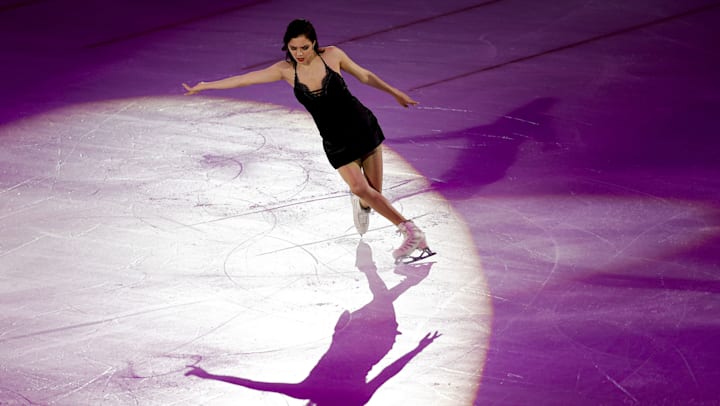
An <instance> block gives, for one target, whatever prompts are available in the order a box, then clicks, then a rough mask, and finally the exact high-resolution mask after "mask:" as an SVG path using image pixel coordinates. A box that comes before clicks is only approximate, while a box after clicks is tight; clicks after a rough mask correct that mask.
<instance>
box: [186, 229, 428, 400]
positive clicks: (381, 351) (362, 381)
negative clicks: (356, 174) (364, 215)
mask: <svg viewBox="0 0 720 406" xmlns="http://www.w3.org/2000/svg"><path fill="white" fill-rule="evenodd" d="M356 266H357V268H358V269H359V270H360V272H362V273H363V274H365V276H366V277H367V281H368V285H369V287H370V291H371V292H372V295H373V298H372V300H371V301H370V303H368V304H366V305H365V306H363V307H362V308H360V309H358V310H356V311H354V312H352V313H351V312H348V311H345V312H343V313H342V314H341V315H340V317H339V318H338V321H337V323H336V325H335V333H334V334H333V337H332V343H331V344H330V347H329V348H328V350H327V352H325V354H324V355H323V356H322V357H321V358H320V360H319V361H318V363H317V364H316V365H315V367H314V368H313V369H312V370H311V371H310V373H309V374H308V376H307V378H305V379H304V380H303V381H302V382H300V383H280V382H260V381H254V380H251V379H248V378H241V377H236V376H227V375H215V374H212V373H209V372H207V371H205V370H204V369H202V368H200V367H197V366H190V371H188V372H187V373H186V375H194V376H197V377H199V378H202V379H212V380H217V381H223V382H227V383H231V384H234V385H240V386H244V387H246V388H250V389H255V390H261V391H267V392H276V393H282V394H285V395H287V396H290V397H293V398H296V399H307V400H308V403H307V404H308V405H317V406H361V405H364V404H366V403H367V402H368V401H369V400H370V398H371V397H372V396H373V394H374V393H375V392H376V391H377V390H378V388H380V387H381V386H382V385H383V384H384V383H385V382H387V381H388V380H389V379H390V378H392V377H393V376H395V375H396V374H397V373H398V372H400V371H401V370H402V369H403V368H404V367H405V365H406V364H407V363H408V362H409V361H410V360H411V359H412V358H413V357H415V356H416V355H417V354H419V353H420V352H421V351H422V350H423V349H424V348H425V347H427V346H428V345H429V344H430V343H432V342H433V340H435V339H436V338H438V337H439V336H440V334H438V333H437V332H435V333H428V334H427V335H426V336H425V337H423V338H422V339H421V340H420V341H419V343H418V345H417V346H416V347H415V348H414V349H412V350H411V351H410V352H408V353H407V354H405V355H403V356H402V357H400V358H399V359H397V360H395V361H394V362H393V363H391V364H390V365H388V366H387V367H385V368H384V369H383V370H382V371H381V372H380V373H378V374H377V376H375V377H373V378H372V379H369V380H368V378H369V377H368V373H369V372H370V370H371V368H372V367H373V366H374V365H375V364H377V363H378V362H380V360H382V359H383V358H384V357H385V356H386V355H387V353H388V352H389V351H390V349H391V348H392V347H393V344H394V343H395V338H396V337H397V335H398V334H400V332H399V331H398V323H397V320H396V317H395V307H394V305H393V302H394V301H395V299H397V298H398V297H399V296H400V295H401V294H403V293H404V292H405V291H407V290H408V289H409V288H410V287H411V286H413V285H416V284H418V283H420V282H421V281H422V280H423V279H425V278H426V277H427V275H428V274H429V272H430V268H431V267H432V263H422V264H410V265H403V264H401V265H398V266H397V267H396V270H395V272H396V273H399V274H402V275H404V276H405V279H403V280H402V281H401V282H400V283H398V284H397V285H396V286H394V287H393V288H390V289H388V287H387V286H386V285H385V282H383V280H382V279H381V278H380V276H379V275H378V273H377V268H376V266H375V263H374V262H373V259H372V252H371V249H370V246H369V245H367V244H366V243H365V242H362V241H361V242H360V243H359V244H358V247H357V257H356Z"/></svg>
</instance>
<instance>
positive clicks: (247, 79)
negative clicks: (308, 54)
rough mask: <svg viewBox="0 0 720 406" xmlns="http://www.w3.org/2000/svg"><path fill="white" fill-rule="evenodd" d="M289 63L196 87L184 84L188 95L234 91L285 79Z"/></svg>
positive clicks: (280, 63) (203, 83) (202, 83)
mask: <svg viewBox="0 0 720 406" xmlns="http://www.w3.org/2000/svg"><path fill="white" fill-rule="evenodd" d="M286 63H287V62H284V61H283V62H278V63H276V64H274V65H272V66H268V67H267V68H265V69H261V70H256V71H252V72H248V73H244V74H242V75H236V76H231V77H228V78H225V79H220V80H216V81H212V82H200V83H198V84H196V85H195V86H189V85H188V84H187V83H183V84H182V85H183V87H184V88H185V90H187V92H186V93H185V94H186V95H192V94H196V93H200V92H201V91H203V90H222V89H232V88H235V87H243V86H250V85H255V84H260V83H269V82H276V81H278V80H282V79H283V73H282V66H283V64H286Z"/></svg>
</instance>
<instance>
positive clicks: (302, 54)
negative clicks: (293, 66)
mask: <svg viewBox="0 0 720 406" xmlns="http://www.w3.org/2000/svg"><path fill="white" fill-rule="evenodd" d="M314 45H315V44H313V42H312V41H310V40H309V39H307V37H306V36H304V35H301V36H299V37H295V38H293V39H291V40H290V42H288V50H289V51H290V54H291V55H292V56H293V58H295V61H296V62H297V63H299V64H302V63H309V62H310V60H311V59H312V58H313V57H314V56H315V51H314V50H313V46H314Z"/></svg>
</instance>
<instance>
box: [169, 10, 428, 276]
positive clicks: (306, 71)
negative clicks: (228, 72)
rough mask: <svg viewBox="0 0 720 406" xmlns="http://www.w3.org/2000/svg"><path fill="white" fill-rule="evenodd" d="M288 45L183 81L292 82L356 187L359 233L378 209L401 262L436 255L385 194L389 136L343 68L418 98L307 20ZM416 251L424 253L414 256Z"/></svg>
mask: <svg viewBox="0 0 720 406" xmlns="http://www.w3.org/2000/svg"><path fill="white" fill-rule="evenodd" d="M283 44H284V45H283V47H282V50H283V51H286V54H285V60H283V61H280V62H277V63H275V64H273V65H271V66H269V67H267V68H264V69H260V70H256V71H252V72H248V73H245V74H242V75H236V76H231V77H228V78H225V79H221V80H216V81H211V82H199V83H197V84H196V85H194V86H189V85H187V84H186V83H183V86H184V87H185V90H186V91H187V92H186V93H185V94H186V95H193V94H196V93H199V92H201V91H204V90H219V89H231V88H237V87H243V86H249V85H254V84H260V83H269V82H275V81H280V80H284V81H286V82H287V83H288V84H290V86H292V87H293V91H294V93H295V97H296V98H297V99H298V101H299V102H300V103H301V104H302V105H303V106H305V108H306V109H307V110H308V112H309V113H310V114H311V115H312V117H313V119H314V121H315V124H316V125H317V128H318V130H319V132H320V135H321V137H322V141H323V148H324V150H325V154H326V155H327V158H328V160H329V161H330V164H331V165H332V166H333V168H335V169H336V170H337V171H338V173H339V174H340V177H342V179H343V180H344V181H345V183H347V184H348V186H349V187H350V192H351V198H352V206H353V220H354V223H355V227H356V228H357V231H358V233H360V235H361V236H362V235H363V234H365V232H367V230H368V227H369V214H370V210H371V209H372V210H375V211H376V212H377V213H380V215H382V216H383V217H385V218H386V219H388V220H389V221H390V222H392V223H393V224H394V225H395V226H397V227H398V231H399V232H400V233H401V234H402V235H403V237H404V241H403V242H402V244H401V245H400V246H399V247H398V248H397V249H395V250H394V251H393V257H394V258H395V261H396V262H414V261H417V260H420V259H423V258H427V257H429V256H431V255H434V254H435V253H434V252H433V251H432V250H430V248H429V247H428V245H427V242H426V240H425V234H424V233H423V232H422V231H421V230H420V229H419V228H418V227H417V226H416V225H415V224H414V223H413V222H412V220H408V219H406V218H405V217H403V215H402V214H400V212H399V211H397V210H396V209H395V208H394V207H393V206H392V204H391V203H390V202H389V201H388V200H387V198H385V196H383V194H382V181H383V158H382V145H381V144H382V142H383V140H384V139H385V136H384V135H383V132H382V130H381V129H380V126H379V125H378V122H377V119H376V118H375V115H374V114H373V113H372V112H371V111H370V110H369V109H368V108H367V107H365V106H364V105H363V104H362V103H360V101H359V100H358V99H357V98H355V97H354V96H353V95H352V94H351V93H350V91H349V90H348V88H347V85H346V84H345V81H344V79H343V77H342V76H341V74H340V72H341V71H345V72H348V73H350V74H351V75H353V76H355V77H356V78H357V79H358V80H359V81H360V82H362V83H364V84H367V85H369V86H372V87H374V88H377V89H380V90H382V91H384V92H387V93H389V94H390V95H392V96H393V97H394V98H395V100H397V102H398V103H400V104H401V105H402V106H403V107H408V106H410V105H415V104H417V102H416V101H415V100H413V99H412V98H411V97H410V96H408V95H407V94H405V93H404V92H402V91H400V90H398V89H396V88H394V87H392V86H390V85H389V84H387V83H385V82H384V81H383V80H382V79H380V78H379V77H378V76H377V75H375V74H374V73H372V72H370V71H368V70H367V69H365V68H363V67H361V66H360V65H358V64H357V63H355V62H354V61H353V60H352V59H350V57H349V56H348V55H347V54H346V53H345V52H344V51H343V50H342V49H340V48H338V47H336V46H327V47H322V48H321V47H320V46H319V45H318V41H317V34H316V32H315V28H314V27H313V25H312V24H311V23H310V22H309V21H307V20H303V19H297V20H294V21H292V22H291V23H290V24H289V25H288V27H287V30H286V32H285V36H284V38H283ZM416 250H417V251H419V253H418V254H417V255H414V256H413V253H415V251H416Z"/></svg>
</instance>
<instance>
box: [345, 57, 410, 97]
mask: <svg viewBox="0 0 720 406" xmlns="http://www.w3.org/2000/svg"><path fill="white" fill-rule="evenodd" d="M335 51H336V52H337V53H338V54H339V55H340V68H341V69H342V70H344V71H347V72H349V73H350V74H351V75H353V76H355V77H356V78H357V79H358V80H359V81H360V82H362V83H365V84H366V85H369V86H372V87H374V88H376V89H380V90H382V91H384V92H387V93H390V94H391V95H392V96H393V97H394V98H395V100H397V102H398V103H400V104H401V105H402V106H403V107H408V106H410V105H416V104H418V102H416V101H415V100H413V99H412V98H411V97H410V96H408V95H407V94H405V93H404V92H402V91H400V90H398V89H396V88H394V87H392V86H390V85H389V84H387V83H385V81H384V80H382V79H380V77H379V76H378V75H376V74H374V73H372V72H370V71H369V70H367V69H365V68H363V67H362V66H360V65H358V64H357V63H355V61H353V60H352V59H350V57H349V56H348V55H347V54H346V53H345V52H344V51H343V50H341V49H340V48H337V47H335Z"/></svg>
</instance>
